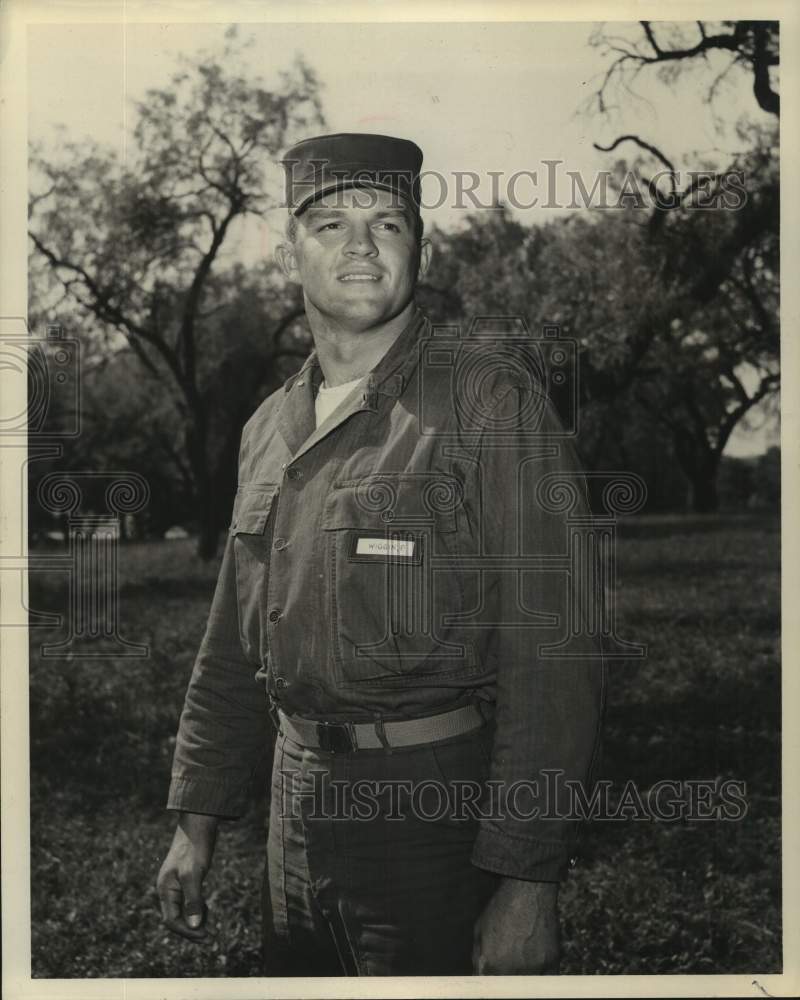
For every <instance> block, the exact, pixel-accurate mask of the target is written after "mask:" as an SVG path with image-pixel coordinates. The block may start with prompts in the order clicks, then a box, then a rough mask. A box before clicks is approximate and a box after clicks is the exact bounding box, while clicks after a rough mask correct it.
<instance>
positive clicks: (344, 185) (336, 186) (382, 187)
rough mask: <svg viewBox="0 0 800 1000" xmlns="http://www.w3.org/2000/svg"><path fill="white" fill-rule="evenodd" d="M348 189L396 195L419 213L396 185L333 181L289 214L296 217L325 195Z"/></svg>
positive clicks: (409, 196) (365, 181)
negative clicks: (387, 192) (374, 190)
mask: <svg viewBox="0 0 800 1000" xmlns="http://www.w3.org/2000/svg"><path fill="white" fill-rule="evenodd" d="M349 188H358V189H359V190H363V189H365V188H377V189H378V190H379V191H389V192H390V193H391V194H396V195H397V197H398V198H402V199H403V201H404V202H405V203H406V204H407V205H409V206H410V207H411V208H412V209H413V210H414V211H415V212H416V213H417V214H418V213H419V205H417V203H416V202H415V201H414V199H413V197H411V195H410V194H409V193H408V192H407V191H404V190H402V189H401V188H399V187H398V186H397V185H392V184H381V183H380V182H379V181H367V180H352V181H350V180H340V181H333V182H332V183H330V184H326V185H324V186H323V187H321V188H319V189H318V190H316V191H314V192H313V193H312V194H310V195H308V197H306V198H304V199H303V200H302V201H301V202H300V204H299V205H297V206H296V207H295V208H291V209H290V212H291V213H292V215H294V216H298V215H300V214H301V213H302V212H304V211H305V210H306V209H307V208H308V206H309V205H311V204H313V202H315V201H319V199H320V198H324V197H325V195H326V194H331V193H332V192H333V191H346V190H348V189H349Z"/></svg>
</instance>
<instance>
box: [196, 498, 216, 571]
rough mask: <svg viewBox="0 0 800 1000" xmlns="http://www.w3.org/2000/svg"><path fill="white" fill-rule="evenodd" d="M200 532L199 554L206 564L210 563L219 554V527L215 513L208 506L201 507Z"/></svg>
mask: <svg viewBox="0 0 800 1000" xmlns="http://www.w3.org/2000/svg"><path fill="white" fill-rule="evenodd" d="M198 513H199V515H200V521H199V531H198V533H197V554H198V556H200V558H201V559H202V560H203V561H204V562H209V561H210V560H212V559H213V558H214V556H215V555H216V554H217V541H218V538H219V527H218V525H217V519H216V517H215V516H214V511H213V510H211V509H209V507H208V506H207V505H202V504H201V505H200V510H199V511H198Z"/></svg>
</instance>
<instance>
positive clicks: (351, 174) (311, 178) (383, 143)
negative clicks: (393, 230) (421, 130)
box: [281, 132, 422, 215]
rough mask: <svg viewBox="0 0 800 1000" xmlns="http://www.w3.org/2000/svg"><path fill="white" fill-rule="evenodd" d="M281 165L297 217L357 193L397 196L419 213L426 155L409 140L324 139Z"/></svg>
mask: <svg viewBox="0 0 800 1000" xmlns="http://www.w3.org/2000/svg"><path fill="white" fill-rule="evenodd" d="M281 162H282V164H283V167H284V170H285V171H286V204H287V207H288V209H289V211H290V212H292V213H293V214H294V215H300V213H301V212H303V211H304V210H305V209H306V208H308V206H309V205H310V204H311V202H312V201H316V200H317V198H321V197H322V196H323V195H325V194H329V193H330V192H331V191H340V190H342V189H344V188H352V187H367V188H380V189H382V190H384V191H392V192H394V193H395V194H397V195H399V196H401V197H402V198H404V199H405V200H406V201H408V202H409V203H410V204H411V205H412V207H413V208H414V209H415V211H417V212H419V202H420V181H419V172H420V168H421V167H422V150H421V149H420V148H419V146H417V145H416V143H413V142H410V141H409V140H408V139H397V138H395V137H394V136H391V135H369V134H367V133H362V132H349V133H348V132H339V133H337V134H335V135H318V136H314V137H312V138H310V139H304V140H303V141H302V142H298V143H297V144H296V145H294V146H292V147H291V149H289V150H288V151H287V153H286V155H285V156H284V158H283V160H282V161H281Z"/></svg>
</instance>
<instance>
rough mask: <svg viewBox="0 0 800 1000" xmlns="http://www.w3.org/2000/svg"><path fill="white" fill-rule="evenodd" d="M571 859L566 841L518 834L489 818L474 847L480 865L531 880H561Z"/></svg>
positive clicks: (565, 874)
mask: <svg viewBox="0 0 800 1000" xmlns="http://www.w3.org/2000/svg"><path fill="white" fill-rule="evenodd" d="M571 863H572V862H571V860H570V849H569V846H568V845H566V844H564V843H563V841H553V840H534V839H531V838H529V837H516V836H513V835H510V834H508V833H507V832H506V831H504V830H502V829H501V828H499V827H498V826H496V825H491V824H486V823H485V822H484V823H482V824H481V827H480V830H479V832H478V836H477V838H476V840H475V846H474V847H473V849H472V864H473V865H475V866H476V867H477V868H485V869H486V870H487V871H490V872H495V873H496V874H497V875H506V876H508V877H510V878H521V879H526V880H528V881H529V882H561V881H563V880H564V879H565V878H566V877H567V873H568V871H569V868H570V865H571Z"/></svg>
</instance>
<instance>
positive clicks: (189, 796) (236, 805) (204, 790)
mask: <svg viewBox="0 0 800 1000" xmlns="http://www.w3.org/2000/svg"><path fill="white" fill-rule="evenodd" d="M251 784H252V775H248V776H247V777H245V778H242V776H241V775H236V776H231V777H220V778H201V777H197V776H195V775H186V774H175V775H173V776H172V781H171V782H170V786H169V795H168V797H167V809H175V810H178V811H180V812H192V813H203V814H205V815H207V816H219V817H220V818H224V819H237V818H238V817H239V816H241V815H242V814H243V813H244V812H245V811H246V809H247V800H248V793H249V792H250V787H251Z"/></svg>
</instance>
